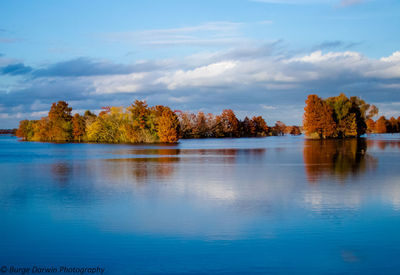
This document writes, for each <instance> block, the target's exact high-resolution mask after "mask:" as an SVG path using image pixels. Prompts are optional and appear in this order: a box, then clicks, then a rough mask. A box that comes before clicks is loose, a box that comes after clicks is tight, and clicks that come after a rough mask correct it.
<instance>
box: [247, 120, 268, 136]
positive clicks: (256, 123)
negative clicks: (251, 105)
mask: <svg viewBox="0 0 400 275" xmlns="http://www.w3.org/2000/svg"><path fill="white" fill-rule="evenodd" d="M250 130H251V136H253V137H265V136H267V135H268V130H269V129H268V126H267V123H266V122H265V120H264V119H263V118H262V116H254V117H253V118H252V119H251V121H250Z"/></svg>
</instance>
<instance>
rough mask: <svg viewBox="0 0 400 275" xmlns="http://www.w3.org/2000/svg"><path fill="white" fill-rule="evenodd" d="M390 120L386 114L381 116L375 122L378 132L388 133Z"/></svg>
mask: <svg viewBox="0 0 400 275" xmlns="http://www.w3.org/2000/svg"><path fill="white" fill-rule="evenodd" d="M387 128H388V121H387V119H386V118H385V116H381V117H380V118H379V119H378V120H377V121H376V123H375V131H376V133H378V134H384V133H387Z"/></svg>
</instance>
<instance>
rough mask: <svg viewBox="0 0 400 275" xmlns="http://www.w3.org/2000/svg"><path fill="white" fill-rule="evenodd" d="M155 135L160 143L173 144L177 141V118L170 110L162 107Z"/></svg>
mask: <svg viewBox="0 0 400 275" xmlns="http://www.w3.org/2000/svg"><path fill="white" fill-rule="evenodd" d="M157 124H158V126H157V134H158V137H159V139H160V142H168V143H175V142H178V140H179V120H178V116H177V115H176V114H175V113H174V112H173V111H171V109H170V108H168V107H164V110H163V112H162V114H161V116H159V117H158V121H157Z"/></svg>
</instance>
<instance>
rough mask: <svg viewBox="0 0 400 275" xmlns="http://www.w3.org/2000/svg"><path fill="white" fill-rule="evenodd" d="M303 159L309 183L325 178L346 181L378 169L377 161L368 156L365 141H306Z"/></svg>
mask: <svg viewBox="0 0 400 275" xmlns="http://www.w3.org/2000/svg"><path fill="white" fill-rule="evenodd" d="M303 158H304V164H305V169H306V174H307V179H308V181H309V182H317V181H318V180H320V179H321V178H322V177H324V176H329V177H332V176H334V177H337V178H338V179H339V180H342V181H343V180H345V179H346V178H347V177H348V176H357V175H358V174H360V173H363V172H365V171H366V170H368V169H374V168H375V167H376V163H377V160H376V159H375V158H374V157H372V156H370V155H368V153H367V142H366V140H365V139H363V138H360V139H341V140H333V139H331V140H305V141H304V149H303Z"/></svg>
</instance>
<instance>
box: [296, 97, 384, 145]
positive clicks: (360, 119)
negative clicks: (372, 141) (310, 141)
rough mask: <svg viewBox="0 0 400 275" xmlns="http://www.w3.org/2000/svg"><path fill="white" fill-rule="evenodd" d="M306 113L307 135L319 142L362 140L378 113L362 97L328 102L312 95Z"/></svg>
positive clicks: (339, 98)
mask: <svg viewBox="0 0 400 275" xmlns="http://www.w3.org/2000/svg"><path fill="white" fill-rule="evenodd" d="M304 111H305V112H304V120H303V127H304V131H305V133H306V135H307V136H308V137H310V138H317V139H325V138H345V137H359V136H361V135H363V134H365V133H366V132H367V130H369V126H368V125H367V122H368V123H370V124H371V121H373V120H372V118H373V117H374V116H376V115H377V114H378V112H379V110H378V108H377V107H376V106H374V105H370V104H367V103H366V102H365V101H364V100H362V99H360V98H359V97H356V96H352V97H350V98H348V97H347V96H346V95H344V94H340V95H339V96H336V97H329V98H327V99H321V98H320V97H318V96H317V95H309V96H308V98H307V100H306V107H305V108H304ZM378 122H379V120H378ZM378 122H377V124H378ZM379 123H381V122H379ZM374 129H375V127H374Z"/></svg>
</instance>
